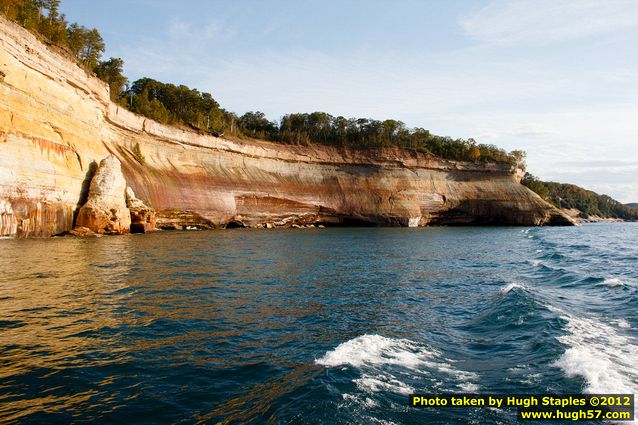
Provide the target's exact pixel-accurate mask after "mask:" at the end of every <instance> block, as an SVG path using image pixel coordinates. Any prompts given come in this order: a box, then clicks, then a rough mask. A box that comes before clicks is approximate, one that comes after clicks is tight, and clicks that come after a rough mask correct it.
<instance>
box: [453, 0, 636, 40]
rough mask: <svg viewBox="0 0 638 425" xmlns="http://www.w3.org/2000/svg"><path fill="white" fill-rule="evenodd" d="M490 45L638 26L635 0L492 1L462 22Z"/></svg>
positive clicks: (572, 37) (473, 35)
mask: <svg viewBox="0 0 638 425" xmlns="http://www.w3.org/2000/svg"><path fill="white" fill-rule="evenodd" d="M461 26H462V28H463V30H464V31H465V33H466V34H467V35H468V36H469V37H470V38H472V39H475V40H477V41H480V42H484V43H489V44H516V43H540V44H547V43H552V42H560V41H570V40H576V39H579V38H583V37H591V36H599V35H602V34H606V33H611V32H617V31H619V30H623V29H626V28H630V27H636V26H638V7H636V2H635V0H602V1H601V0H493V1H491V2H490V3H489V4H487V5H486V6H484V7H482V8H480V9H478V10H476V11H474V13H472V14H470V15H468V16H466V17H465V18H464V19H462V20H461Z"/></svg>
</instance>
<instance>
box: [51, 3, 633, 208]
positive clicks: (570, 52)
mask: <svg viewBox="0 0 638 425" xmlns="http://www.w3.org/2000/svg"><path fill="white" fill-rule="evenodd" d="M62 10H63V12H64V13H66V15H67V18H68V19H69V20H71V21H77V22H79V23H81V24H84V25H86V26H92V27H96V28H98V29H99V30H100V32H101V33H102V35H103V37H104V39H105V41H106V43H107V52H106V56H114V57H121V58H122V59H124V61H125V63H126V67H125V72H126V75H127V76H128V77H129V79H131V80H135V79H137V78H139V77H142V76H148V77H151V78H155V79H158V80H161V81H166V82H173V83H182V84H186V85H189V86H192V87H196V88H198V89H200V90H202V91H208V92H210V93H212V94H213V96H214V97H215V98H216V99H217V100H218V101H219V102H220V104H221V105H222V106H223V107H225V108H226V109H229V110H232V111H235V112H237V113H239V114H242V113H244V112H246V111H250V110H260V111H263V112H265V113H266V114H267V115H268V116H269V117H270V118H271V119H278V118H279V117H280V116H281V115H283V114H285V113H288V112H312V111H316V110H319V111H325V112H329V113H331V114H333V115H344V116H356V117H360V116H361V117H372V118H377V119H384V118H395V119H400V120H402V121H404V122H405V123H406V124H407V125H409V126H418V127H424V128H427V129H429V130H430V131H432V132H433V133H436V134H440V135H445V136H452V137H462V138H469V137H473V138H475V139H476V140H477V141H478V142H480V143H493V144H496V145H499V146H501V147H504V148H506V149H508V150H512V149H519V148H520V149H524V150H526V151H527V153H528V168H529V170H530V171H531V172H532V173H533V174H536V175H538V176H539V177H541V178H543V179H547V180H555V181H562V182H570V183H576V184H579V185H582V186H584V187H587V188H589V189H592V190H595V191H597V192H600V193H607V194H610V195H612V196H614V197H616V198H617V199H619V200H621V201H624V202H638V50H636V46H637V45H638V5H637V4H636V2H635V0H605V1H600V0H593V1H592V0H561V1H556V0H530V1H518V0H502V1H501V0H477V1H463V0H455V1H416V0H404V1H381V0H365V1H363V0H361V1H359V0H357V1H355V0H341V1H330V0H323V1H315V0H294V1H293V0H290V1H279V0H271V1H256V0H234V1H222V0H190V1H189V0H185V1H181V2H175V1H172V0H171V1H169V0H126V1H123V0H110V1H108V2H106V1H104V2H97V1H90V2H89V1H86V0H64V1H63V5H62Z"/></svg>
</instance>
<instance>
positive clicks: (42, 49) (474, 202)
mask: <svg viewBox="0 0 638 425" xmlns="http://www.w3.org/2000/svg"><path fill="white" fill-rule="evenodd" d="M137 144H139V147H140V150H141V151H142V153H143V155H144V156H145V158H146V160H145V161H144V164H142V163H140V162H138V160H137V159H136V155H135V154H134V153H133V147H134V146H136V145H137ZM110 155H113V156H114V157H115V158H117V159H118V160H119V161H120V163H121V167H122V172H123V174H124V178H125V180H126V184H128V185H129V186H131V188H132V190H133V191H134V192H135V194H137V197H139V198H140V199H142V200H144V201H145V202H146V203H147V204H150V205H152V206H153V208H154V209H155V213H156V225H157V227H159V228H192V227H197V228H205V227H223V226H227V225H228V226H247V227H261V226H263V227H278V226H292V225H293V224H296V225H303V224H325V225H331V224H334V225H337V224H354V225H356V224H363V225H365V224H372V225H396V226H423V225H427V224H514V225H543V224H571V223H572V222H571V220H570V219H569V218H568V217H567V216H565V215H564V214H563V213H561V212H560V211H558V210H557V209H555V208H553V207H552V206H550V205H549V204H547V203H546V202H544V201H543V200H542V199H541V198H539V197H538V196H537V195H536V194H534V193H533V192H531V191H530V190H528V189H527V188H525V187H524V186H522V185H521V184H520V183H519V181H520V175H518V174H517V173H516V170H514V169H512V167H510V166H507V165H502V164H472V163H463V162H454V161H445V160H439V159H436V158H433V157H431V156H429V155H426V154H422V153H416V152H409V151H404V150H399V149H383V150H376V151H351V150H342V149H335V148H330V147H322V146H314V147H300V146H285V145H278V144H274V143H268V142H247V141H231V140H226V139H221V138H216V137H211V136H205V135H201V134H198V133H195V132H192V131H188V130H182V129H177V128H173V127H168V126H163V125H160V124H158V123H156V122H153V121H151V120H148V119H146V118H144V117H141V116H138V115H135V114H132V113H130V112H129V111H127V110H124V109H122V108H120V107H118V106H117V105H115V104H113V103H111V102H110V100H109V93H108V87H107V86H106V84H105V83H103V82H102V81H100V80H99V79H97V78H96V77H94V76H92V75H90V74H88V73H87V72H85V71H84V70H82V69H81V68H80V67H79V66H77V65H76V64H75V63H74V62H73V61H72V60H70V59H68V58H66V57H65V56H64V55H61V54H59V53H56V52H55V51H53V50H52V48H50V47H47V46H45V45H43V44H42V43H40V42H39V41H38V40H36V38H35V37H34V36H33V35H31V34H30V33H28V32H27V31H26V30H24V29H22V28H20V27H18V26H17V25H14V24H12V23H10V22H7V21H6V20H4V19H3V18H0V235H2V236H21V237H23V236H49V235H54V234H58V233H62V232H65V231H68V230H70V229H71V228H72V226H73V217H74V213H75V214H76V215H77V219H78V221H79V220H80V219H81V218H82V220H84V218H83V215H82V214H83V213H81V210H79V208H80V207H82V205H83V203H84V201H85V199H86V193H87V190H89V189H88V188H89V183H90V180H91V177H92V175H93V174H94V172H95V170H94V168H95V164H97V162H99V161H100V160H102V159H103V158H105V157H108V156H110ZM133 210H134V214H137V213H136V212H135V210H136V209H135V208H133ZM139 211H140V214H139V216H135V217H134V223H136V224H138V225H139V224H142V223H146V224H148V225H149V226H148V227H152V225H151V224H152V223H151V222H152V219H151V218H150V216H149V215H148V214H147V213H146V212H143V211H144V210H143V209H142V210H139ZM144 226H146V225H145V224H144V225H143V227H144ZM116 227H117V228H118V229H121V228H122V225H118V226H116ZM124 227H125V226H124ZM148 227H144V228H145V229H147V228H148ZM138 228H139V227H138Z"/></svg>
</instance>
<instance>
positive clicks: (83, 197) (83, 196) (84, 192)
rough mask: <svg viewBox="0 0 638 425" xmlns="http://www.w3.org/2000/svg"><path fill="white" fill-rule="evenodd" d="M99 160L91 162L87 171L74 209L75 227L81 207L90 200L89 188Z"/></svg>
mask: <svg viewBox="0 0 638 425" xmlns="http://www.w3.org/2000/svg"><path fill="white" fill-rule="evenodd" d="M97 167H98V166H97V162H95V161H93V162H91V163H90V164H89V170H88V171H87V172H86V176H85V177H84V180H83V181H82V189H81V190H80V199H79V200H78V203H77V205H76V206H75V210H73V227H75V221H76V220H77V218H78V213H79V212H80V208H82V206H83V205H84V204H86V201H88V200H89V189H90V188H91V180H93V176H95V173H96V171H97Z"/></svg>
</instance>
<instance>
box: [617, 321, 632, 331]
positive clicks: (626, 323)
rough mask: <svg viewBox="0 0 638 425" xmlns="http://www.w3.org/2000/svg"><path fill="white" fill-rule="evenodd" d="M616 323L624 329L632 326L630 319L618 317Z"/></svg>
mask: <svg viewBox="0 0 638 425" xmlns="http://www.w3.org/2000/svg"><path fill="white" fill-rule="evenodd" d="M616 324H617V325H618V327H619V328H622V329H629V328H631V325H630V324H629V322H628V321H626V320H625V319H618V320H616Z"/></svg>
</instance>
